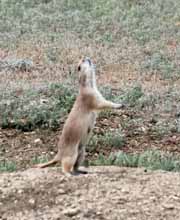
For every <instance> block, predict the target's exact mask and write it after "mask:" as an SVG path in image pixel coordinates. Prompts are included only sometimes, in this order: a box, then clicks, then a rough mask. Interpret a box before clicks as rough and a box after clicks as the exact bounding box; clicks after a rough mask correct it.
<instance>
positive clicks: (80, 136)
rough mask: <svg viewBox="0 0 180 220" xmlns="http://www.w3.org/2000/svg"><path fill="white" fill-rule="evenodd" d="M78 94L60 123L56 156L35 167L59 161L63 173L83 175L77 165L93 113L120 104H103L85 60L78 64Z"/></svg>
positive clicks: (91, 126) (95, 113)
mask: <svg viewBox="0 0 180 220" xmlns="http://www.w3.org/2000/svg"><path fill="white" fill-rule="evenodd" d="M78 71H79V94H78V96H77V98H76V101H75V103H74V105H73V108H72V110H71V112H70V113H69V116H68V118H67V120H66V122H65V124H64V127H63V130H62V134H61V136H60V139H59V143H58V153H57V154H56V156H55V157H54V159H53V160H51V161H49V162H47V163H44V164H38V165H37V167H39V168H44V167H47V166H50V165H52V164H55V163H57V162H61V166H62V171H63V172H64V173H65V174H78V173H86V171H80V170H79V166H80V164H81V163H82V162H83V160H84V156H85V145H86V144H87V142H88V140H89V137H90V135H91V132H92V129H93V127H94V124H95V121H96V117H97V112H98V111H100V110H103V109H120V108H122V107H123V105H122V104H116V103H113V102H111V101H107V100H106V99H105V98H104V97H103V96H102V95H101V93H100V92H99V90H98V89H97V86H96V77H95V67H94V65H93V63H92V62H91V60H90V59H89V58H85V59H82V60H81V61H80V63H79V65H78Z"/></svg>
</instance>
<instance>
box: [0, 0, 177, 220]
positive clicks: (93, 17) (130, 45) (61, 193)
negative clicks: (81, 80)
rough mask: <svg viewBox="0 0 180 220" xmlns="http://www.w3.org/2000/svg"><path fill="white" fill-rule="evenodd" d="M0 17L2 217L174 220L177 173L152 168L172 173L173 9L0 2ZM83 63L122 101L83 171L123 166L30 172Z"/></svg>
mask: <svg viewBox="0 0 180 220" xmlns="http://www.w3.org/2000/svg"><path fill="white" fill-rule="evenodd" d="M0 17H1V19H0V172H1V174H0V175H1V178H0V219H4V220H5V219H138V220H139V219H153V220H154V219H168V220H169V219H173V220H174V219H180V216H179V206H178V204H179V201H180V195H179V188H180V185H179V182H180V181H179V173H176V172H174V173H172V172H171V173H170V172H165V171H159V170H158V171H150V170H152V169H162V170H171V171H180V159H179V157H180V135H179V133H180V110H179V108H180V99H179V97H180V71H179V69H180V44H179V40H180V38H179V36H180V28H179V27H180V3H179V0H156V1H152V0H133V1H132V0H121V1H114V0H109V1H107V0H96V1H86V0H76V1H74V0H68V1H67V0H61V1H58V0H53V1H52V0H39V1H37V0H32V1H28V0H24V1H22V0H16V1H15V0H13V1H9V0H3V1H1V2H0ZM84 56H88V57H90V58H91V59H92V61H93V62H94V63H95V64H96V73H97V84H98V88H99V89H100V91H101V92H102V93H103V95H104V96H105V97H106V98H107V99H109V100H112V101H114V102H124V103H125V104H126V108H125V109H124V110H117V111H110V112H102V113H101V114H100V115H99V117H98V119H97V123H96V126H95V129H94V133H93V138H92V139H91V140H90V143H89V144H88V146H87V155H86V159H87V161H86V162H87V164H86V165H88V163H89V164H90V165H92V164H96V165H97V164H98V165H100V164H101V165H105V164H108V165H112V164H114V161H115V159H114V158H116V155H120V156H121V158H119V160H117V161H116V162H117V165H118V166H120V167H112V166H109V167H103V166H101V167H89V168H88V169H89V170H90V171H91V172H90V174H88V175H85V176H84V175H82V176H75V177H70V178H67V177H64V176H63V175H62V173H61V171H60V168H48V169H44V170H39V169H34V168H33V166H34V164H35V163H39V162H42V161H45V160H47V159H48V160H49V159H50V158H53V157H54V155H55V154H56V152H57V142H58V139H59V135H60V133H61V131H62V127H63V124H64V121H65V120H66V118H67V115H68V113H69V111H70V109H71V107H72V104H73V102H74V99H75V97H76V95H77V90H78V73H77V64H78V62H79V59H80V58H82V57H84ZM149 151H153V152H154V151H155V153H152V152H150V153H149ZM157 151H158V154H157V153H156V152H157ZM122 153H123V154H122ZM136 154H138V155H140V157H137V156H136ZM110 155H113V156H111V157H110V159H109V156H110ZM114 155H115V157H114ZM131 155H135V157H131ZM161 155H162V156H161ZM164 155H168V157H165V158H166V159H164ZM169 155H170V156H169ZM122 156H123V157H122ZM138 158H139V159H138ZM116 159H117V158H116ZM120 159H121V160H120ZM123 166H124V167H123ZM126 166H128V167H136V168H128V167H126ZM137 167H141V168H137ZM142 167H146V168H142ZM11 171H13V173H10V172H11Z"/></svg>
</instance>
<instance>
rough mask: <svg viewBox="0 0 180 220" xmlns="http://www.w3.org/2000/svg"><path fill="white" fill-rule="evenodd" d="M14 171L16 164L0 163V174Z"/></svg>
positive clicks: (9, 162)
mask: <svg viewBox="0 0 180 220" xmlns="http://www.w3.org/2000/svg"><path fill="white" fill-rule="evenodd" d="M13 171H16V164H15V163H14V162H11V161H5V160H4V161H1V162H0V172H13Z"/></svg>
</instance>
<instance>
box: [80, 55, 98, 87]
mask: <svg viewBox="0 0 180 220" xmlns="http://www.w3.org/2000/svg"><path fill="white" fill-rule="evenodd" d="M78 71H79V84H80V85H81V86H83V87H94V86H96V80H95V66H94V64H93V63H92V61H91V60H90V58H87V57H86V58H84V59H82V60H80V62H79V64H78Z"/></svg>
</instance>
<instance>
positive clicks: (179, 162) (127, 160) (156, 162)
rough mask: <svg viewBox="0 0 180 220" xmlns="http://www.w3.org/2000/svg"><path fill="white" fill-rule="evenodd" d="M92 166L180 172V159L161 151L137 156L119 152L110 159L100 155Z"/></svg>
mask: <svg viewBox="0 0 180 220" xmlns="http://www.w3.org/2000/svg"><path fill="white" fill-rule="evenodd" d="M91 165H116V166H123V167H145V168H147V169H150V170H166V171H175V172H177V171H178V172H179V171H180V158H179V157H176V156H173V155H172V154H165V153H162V152H160V151H145V152H143V153H140V154H137V153H134V154H127V153H124V152H121V151H120V152H119V153H115V154H111V155H110V156H109V157H105V156H103V155H99V158H98V159H97V160H95V161H92V162H91Z"/></svg>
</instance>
